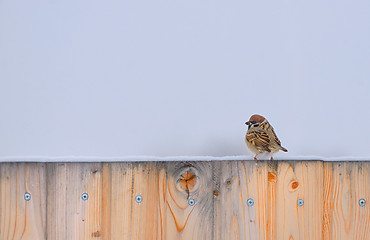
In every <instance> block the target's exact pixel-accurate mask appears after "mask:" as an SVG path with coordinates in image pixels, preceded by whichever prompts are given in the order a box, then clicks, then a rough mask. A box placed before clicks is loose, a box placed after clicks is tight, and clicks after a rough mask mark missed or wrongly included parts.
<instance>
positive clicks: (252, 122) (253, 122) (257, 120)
mask: <svg viewBox="0 0 370 240" xmlns="http://www.w3.org/2000/svg"><path fill="white" fill-rule="evenodd" d="M265 120H266V118H264V117H262V116H261V115H258V114H254V115H252V116H251V117H250V118H249V121H248V122H246V123H245V124H246V125H248V129H250V128H251V127H258V126H259V125H261V123H263V122H264V121H265Z"/></svg>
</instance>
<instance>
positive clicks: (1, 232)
mask: <svg viewBox="0 0 370 240" xmlns="http://www.w3.org/2000/svg"><path fill="white" fill-rule="evenodd" d="M45 173H46V171H45V164H43V163H28V164H25V163H17V164H16V163H2V164H0V239H4V240H7V239H45V232H46V180H45V177H46V176H45ZM25 193H30V194H31V199H30V200H29V201H26V200H25V198H24V196H25Z"/></svg>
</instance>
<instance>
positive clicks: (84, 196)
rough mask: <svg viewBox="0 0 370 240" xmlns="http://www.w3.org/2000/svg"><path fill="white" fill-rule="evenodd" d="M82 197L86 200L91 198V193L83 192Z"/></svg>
mask: <svg viewBox="0 0 370 240" xmlns="http://www.w3.org/2000/svg"><path fill="white" fill-rule="evenodd" d="M81 198H82V200H84V201H86V200H87V199H89V194H87V193H83V194H82V196H81Z"/></svg>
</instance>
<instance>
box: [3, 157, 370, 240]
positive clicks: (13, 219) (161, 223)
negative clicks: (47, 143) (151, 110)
mask: <svg viewBox="0 0 370 240" xmlns="http://www.w3.org/2000/svg"><path fill="white" fill-rule="evenodd" d="M26 192H29V193H30V194H31V199H30V200H29V201H26V200H25V199H24V194H25V193H26ZM83 193H87V194H88V199H86V200H84V199H82V194H83ZM137 197H138V198H137ZM140 197H141V199H140ZM360 199H365V200H366V201H367V204H366V205H365V206H360V205H359V200H360ZM248 200H253V203H252V204H248ZM298 200H303V205H302V206H299V204H298ZM249 203H251V201H249ZM369 204H370V162H321V161H260V162H258V163H255V162H254V161H209V162H201V161H200V162H194V161H191V162H186V161H184V162H114V163H107V162H105V163H76V162H74V163H71V162H69V163H0V239H1V240H3V239H4V240H7V239H163V240H173V239H210V240H213V239H219V240H223V239H238V240H248V239H253V240H254V239H271V240H272V239H289V240H290V239H303V240H306V239H307V240H312V239H323V240H326V239H333V240H337V239H339V240H340V239H351V240H356V239H367V237H368V236H370V208H369Z"/></svg>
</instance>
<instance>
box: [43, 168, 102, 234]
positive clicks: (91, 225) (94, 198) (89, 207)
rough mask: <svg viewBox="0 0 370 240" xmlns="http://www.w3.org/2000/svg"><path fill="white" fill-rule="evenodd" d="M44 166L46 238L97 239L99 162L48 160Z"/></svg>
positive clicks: (99, 182)
mask: <svg viewBox="0 0 370 240" xmlns="http://www.w3.org/2000/svg"><path fill="white" fill-rule="evenodd" d="M48 170H49V173H48V182H50V183H51V184H48V200H47V204H48V209H47V211H48V213H47V216H48V228H47V231H48V239H99V238H100V239H101V231H102V230H101V218H102V177H101V174H102V171H101V170H102V165H101V164H100V163H84V164H79V163H61V164H55V165H53V164H50V165H49V169H48ZM83 193H88V200H86V201H84V200H83V199H82V198H81V196H82V194H83Z"/></svg>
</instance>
